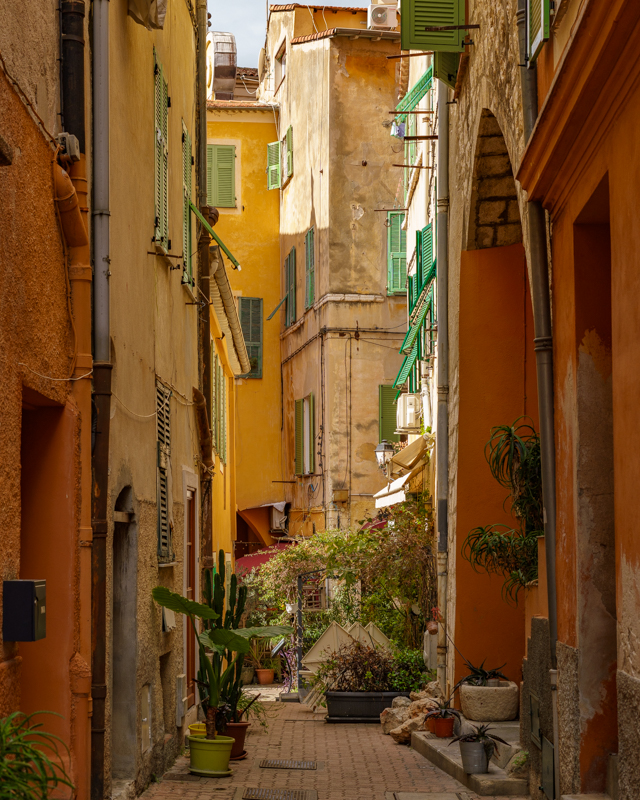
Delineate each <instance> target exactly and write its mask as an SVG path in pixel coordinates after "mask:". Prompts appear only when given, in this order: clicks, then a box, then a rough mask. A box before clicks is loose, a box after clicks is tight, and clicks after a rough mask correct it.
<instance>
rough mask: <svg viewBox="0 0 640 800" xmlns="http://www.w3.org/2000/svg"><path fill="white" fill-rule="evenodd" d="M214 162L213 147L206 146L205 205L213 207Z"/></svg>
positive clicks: (211, 145) (210, 145)
mask: <svg viewBox="0 0 640 800" xmlns="http://www.w3.org/2000/svg"><path fill="white" fill-rule="evenodd" d="M214 162H215V145H213V144H208V145H207V205H208V206H215V202H214V199H213V169H214Z"/></svg>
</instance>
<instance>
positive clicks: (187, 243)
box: [182, 120, 195, 286]
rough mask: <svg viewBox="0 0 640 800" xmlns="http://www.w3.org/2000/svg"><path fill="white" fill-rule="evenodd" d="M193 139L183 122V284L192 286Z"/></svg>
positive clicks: (193, 282)
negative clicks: (191, 202)
mask: <svg viewBox="0 0 640 800" xmlns="http://www.w3.org/2000/svg"><path fill="white" fill-rule="evenodd" d="M191 155H192V153H191V137H190V136H189V131H188V130H187V126H186V125H185V124H184V120H183V121H182V259H183V267H184V271H183V273H182V282H183V283H188V284H189V285H190V286H194V285H195V281H194V280H193V262H192V258H191V208H190V207H189V201H190V200H191V184H192V180H191V177H192V173H193V165H192V163H191Z"/></svg>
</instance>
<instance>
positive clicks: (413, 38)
mask: <svg viewBox="0 0 640 800" xmlns="http://www.w3.org/2000/svg"><path fill="white" fill-rule="evenodd" d="M547 2H548V0H547ZM465 22H466V20H465V0H403V3H402V26H401V34H400V36H401V44H400V47H401V48H402V50H434V51H436V52H438V51H439V50H444V51H445V52H459V53H460V52H462V51H463V50H464V44H463V41H464V37H465V36H466V33H467V32H466V31H461V30H458V31H426V30H425V28H427V27H439V26H443V25H464V24H465Z"/></svg>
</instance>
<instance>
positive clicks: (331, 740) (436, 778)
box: [142, 703, 522, 800]
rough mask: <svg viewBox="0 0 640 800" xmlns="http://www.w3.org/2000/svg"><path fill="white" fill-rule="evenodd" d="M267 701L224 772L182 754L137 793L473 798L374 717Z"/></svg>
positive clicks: (162, 798) (216, 799)
mask: <svg viewBox="0 0 640 800" xmlns="http://www.w3.org/2000/svg"><path fill="white" fill-rule="evenodd" d="M265 705H266V704H265ZM268 705H269V707H270V714H271V715H272V718H271V720H270V724H269V731H268V733H265V732H264V731H262V730H261V729H258V730H256V729H255V728H256V726H255V725H252V727H251V728H250V729H249V733H248V736H247V740H246V749H247V752H248V755H247V757H246V758H245V759H244V760H242V761H235V762H231V768H232V770H233V775H232V776H231V777H229V778H200V777H197V776H195V775H190V774H189V757H188V755H186V756H182V757H180V758H178V760H177V761H176V763H175V765H174V766H173V767H172V768H171V769H170V770H169V772H167V773H165V775H164V777H163V779H162V780H161V781H160V782H158V783H154V784H151V785H150V786H149V788H148V789H147V790H146V791H145V792H144V794H143V795H142V797H143V800H181V798H184V800H212V799H213V800H237V798H240V797H242V793H243V791H237V790H238V789H242V790H244V788H245V787H260V788H272V787H273V788H288V789H315V790H316V791H317V793H318V800H388V798H390V797H392V795H390V794H389V795H386V793H387V792H427V793H433V794H434V795H436V797H434V800H440V797H438V796H437V795H438V793H444V792H447V793H451V798H450V799H449V798H447V800H453V799H454V798H456V796H457V797H458V800H478V796H477V795H476V794H474V793H472V792H469V790H468V789H466V788H465V787H464V786H463V785H462V784H461V783H458V781H456V780H454V779H453V778H451V777H450V776H449V775H446V774H445V773H444V772H442V771H441V770H439V769H438V768H437V767H434V766H433V765H432V764H431V763H430V762H429V761H427V760H426V759H424V758H423V757H422V756H420V755H418V754H417V753H416V752H415V751H414V750H411V748H409V747H406V746H402V745H397V744H395V742H394V741H393V740H392V739H391V737H390V736H384V735H383V734H382V733H381V731H380V726H378V725H351V724H344V725H328V724H326V723H325V722H324V719H323V717H322V716H320V715H315V714H313V713H312V712H311V711H309V710H308V709H307V708H306V706H301V705H299V704H297V703H273V704H271V703H269V704H268ZM271 709H272V710H271ZM263 758H293V759H298V760H314V761H317V762H318V769H317V770H283V769H262V768H260V767H259V763H260V761H261V760H262V759H263ZM402 800H404V798H403V799H402ZM496 800H522V798H517V799H516V798H513V799H512V798H507V797H500V798H496Z"/></svg>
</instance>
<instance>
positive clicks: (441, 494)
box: [436, 81, 449, 693]
mask: <svg viewBox="0 0 640 800" xmlns="http://www.w3.org/2000/svg"><path fill="white" fill-rule="evenodd" d="M448 100H449V90H448V88H447V85H446V84H445V83H443V82H442V81H438V164H437V218H436V234H437V245H436V247H437V264H438V275H437V296H436V305H437V315H438V339H437V346H438V360H437V370H438V375H437V382H438V408H437V414H436V500H437V504H436V521H437V530H438V565H437V569H438V609H439V621H440V625H439V626H438V660H437V667H438V681H439V683H440V686H441V687H442V691H443V692H445V693H446V691H447V583H448V560H449V555H448V548H449V524H448V508H447V503H448V495H449V305H448V304H449V106H448Z"/></svg>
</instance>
